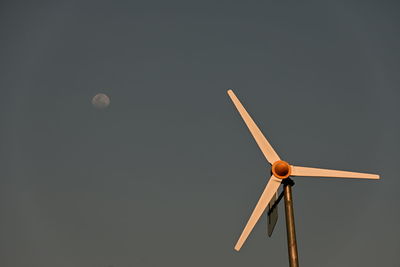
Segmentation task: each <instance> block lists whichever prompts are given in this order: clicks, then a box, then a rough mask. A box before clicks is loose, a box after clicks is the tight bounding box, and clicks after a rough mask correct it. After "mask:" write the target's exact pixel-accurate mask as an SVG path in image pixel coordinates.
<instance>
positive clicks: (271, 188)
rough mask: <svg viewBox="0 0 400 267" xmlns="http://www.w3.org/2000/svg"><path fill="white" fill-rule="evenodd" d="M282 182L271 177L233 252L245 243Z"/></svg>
mask: <svg viewBox="0 0 400 267" xmlns="http://www.w3.org/2000/svg"><path fill="white" fill-rule="evenodd" d="M281 182H282V180H281V179H279V178H276V177H275V176H273V175H272V176H271V178H270V179H269V181H268V184H267V186H266V187H265V189H264V192H263V193H262V194H261V197H260V199H259V200H258V202H257V205H256V207H255V208H254V210H253V213H252V214H251V216H250V218H249V221H248V222H247V224H246V226H245V227H244V230H243V232H242V234H241V235H240V237H239V240H238V241H237V243H236V245H235V250H237V251H239V250H240V248H241V247H242V245H243V243H244V242H245V241H246V239H247V237H248V236H249V234H250V232H251V231H252V230H253V228H254V226H255V225H256V223H257V221H258V220H259V219H260V217H261V215H262V214H263V212H264V211H265V209H266V208H267V205H268V203H269V202H270V201H271V199H272V197H273V196H274V195H275V193H276V191H277V190H278V188H279V186H280V184H281Z"/></svg>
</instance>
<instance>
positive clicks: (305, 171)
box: [291, 166, 380, 179]
mask: <svg viewBox="0 0 400 267" xmlns="http://www.w3.org/2000/svg"><path fill="white" fill-rule="evenodd" d="M291 167H292V173H291V175H293V176H318V177H338V178H360V179H379V178H380V177H379V175H377V174H370V173H361V172H348V171H336V170H328V169H319V168H308V167H299V166H291Z"/></svg>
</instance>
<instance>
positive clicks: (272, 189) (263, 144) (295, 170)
mask: <svg viewBox="0 0 400 267" xmlns="http://www.w3.org/2000/svg"><path fill="white" fill-rule="evenodd" d="M228 95H229V96H230V98H231V99H232V101H233V104H235V106H236V108H237V110H238V111H239V113H240V115H241V116H242V118H243V120H244V122H245V123H246V125H247V127H248V128H249V130H250V132H251V134H252V135H253V137H254V139H255V140H256V142H257V145H258V146H259V148H260V149H261V151H262V153H263V154H264V156H265V158H266V159H267V161H268V162H269V163H270V164H271V165H272V168H271V172H272V175H271V178H270V179H269V181H268V183H267V186H266V187H265V189H264V191H263V193H262V194H261V197H260V199H259V200H258V202H257V204H256V207H255V208H254V210H253V213H252V214H251V216H250V218H249V220H248V222H247V224H246V226H245V227H244V230H243V232H242V234H241V235H240V237H239V240H238V241H237V243H236V245H235V250H237V251H239V250H240V248H241V247H242V246H243V243H244V242H245V241H246V239H247V237H248V236H249V234H250V232H251V231H252V230H253V228H254V226H255V224H256V223H257V221H258V220H259V219H260V217H261V215H262V214H263V213H264V211H265V209H266V208H267V206H268V204H270V202H271V204H274V203H273V202H274V201H275V198H276V193H277V191H278V189H279V186H280V185H281V184H283V185H284V198H285V214H286V228H287V241H288V252H289V264H290V266H291V267H298V266H299V263H298V255H297V243H296V232H295V226H294V213H293V200H292V190H291V187H292V186H293V184H294V183H293V181H292V180H291V179H290V178H289V177H290V176H316V177H339V178H361V179H379V178H380V177H379V175H376V174H368V173H359V172H348V171H337V170H328V169H319V168H309V167H300V166H293V165H290V164H289V163H287V162H286V161H283V160H281V159H280V157H279V156H278V154H277V153H276V152H275V150H274V149H273V148H272V146H271V144H270V143H269V142H268V141H267V139H266V138H265V137H264V135H263V134H262V132H261V131H260V129H259V128H258V127H257V125H256V124H255V123H254V121H253V119H252V118H251V117H250V115H249V114H248V113H247V111H246V109H245V108H244V107H243V105H242V104H241V103H240V101H239V99H238V98H237V97H236V95H235V94H234V93H233V91H232V90H228ZM271 204H270V206H272V205H271ZM275 206H276V204H275Z"/></svg>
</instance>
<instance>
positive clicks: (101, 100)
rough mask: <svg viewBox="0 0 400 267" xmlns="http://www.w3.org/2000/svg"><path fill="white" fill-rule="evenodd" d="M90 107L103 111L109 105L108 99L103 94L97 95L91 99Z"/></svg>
mask: <svg viewBox="0 0 400 267" xmlns="http://www.w3.org/2000/svg"><path fill="white" fill-rule="evenodd" d="M92 105H93V107H95V108H98V109H103V108H106V107H108V106H109V105H110V98H109V97H108V96H107V95H106V94H103V93H99V94H97V95H95V96H94V97H93V98H92Z"/></svg>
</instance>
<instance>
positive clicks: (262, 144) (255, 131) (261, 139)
mask: <svg viewBox="0 0 400 267" xmlns="http://www.w3.org/2000/svg"><path fill="white" fill-rule="evenodd" d="M228 95H229V96H230V98H231V99H232V102H233V104H235V106H236V109H237V110H238V111H239V113H240V116H242V119H243V120H244V122H245V123H246V125H247V127H248V128H249V130H250V132H251V134H252V135H253V137H254V139H255V140H256V142H257V145H258V146H259V148H260V149H261V151H262V153H263V154H264V156H265V158H266V159H267V160H268V162H269V163H271V164H273V163H274V162H275V161H277V160H280V158H279V156H278V154H277V153H276V152H275V150H274V149H273V148H272V146H271V144H270V143H269V142H268V141H267V139H266V138H265V136H264V135H263V134H262V132H261V131H260V129H259V128H258V126H257V125H256V124H255V122H254V121H253V119H252V118H251V117H250V115H249V113H247V111H246V109H245V108H244V107H243V105H242V103H240V101H239V99H238V98H237V97H236V95H235V93H234V92H233V91H232V90H228Z"/></svg>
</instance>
